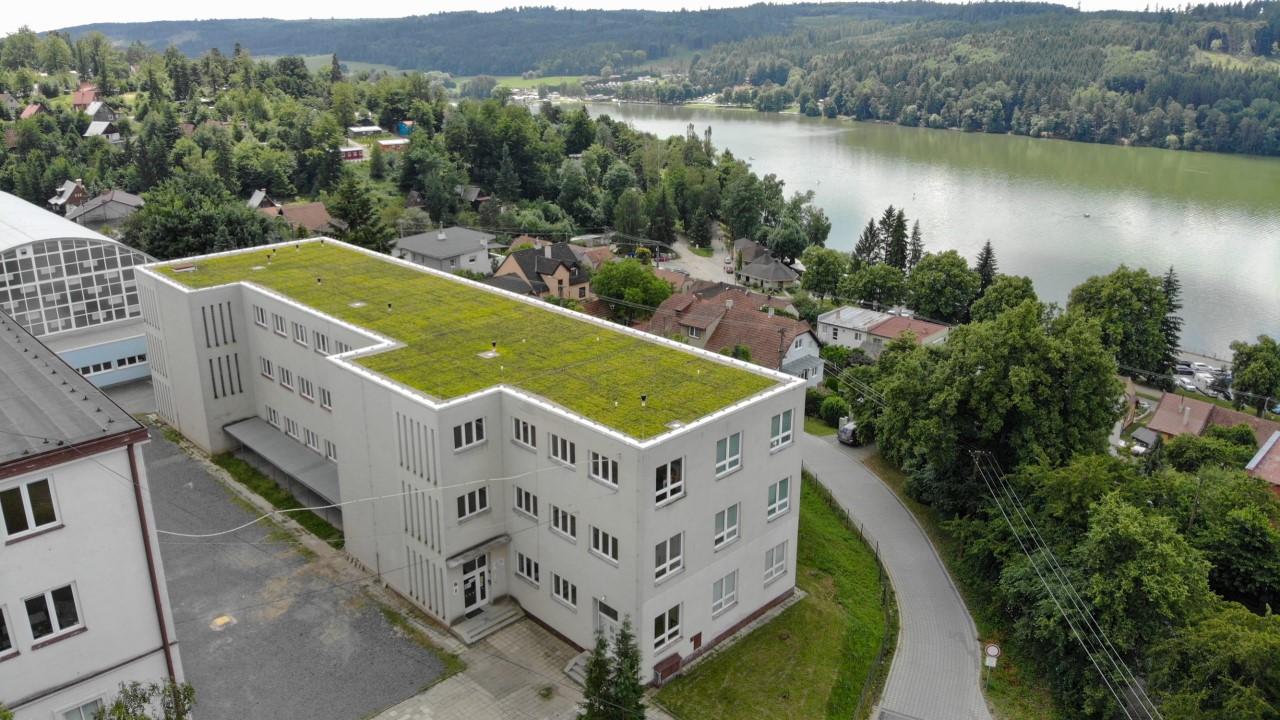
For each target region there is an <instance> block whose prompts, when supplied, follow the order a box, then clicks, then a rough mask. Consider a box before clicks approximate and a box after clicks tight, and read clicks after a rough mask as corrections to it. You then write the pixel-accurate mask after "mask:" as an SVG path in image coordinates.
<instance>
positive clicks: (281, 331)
mask: <svg viewBox="0 0 1280 720" xmlns="http://www.w3.org/2000/svg"><path fill="white" fill-rule="evenodd" d="M271 329H272V331H274V332H275V334H277V335H279V336H280V337H285V338H287V337H289V325H288V321H286V320H285V319H284V316H283V315H281V314H280V313H271Z"/></svg>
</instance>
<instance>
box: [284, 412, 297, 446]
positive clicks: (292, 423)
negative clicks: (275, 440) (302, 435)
mask: <svg viewBox="0 0 1280 720" xmlns="http://www.w3.org/2000/svg"><path fill="white" fill-rule="evenodd" d="M284 434H285V435H288V436H289V437H291V438H293V439H294V440H297V439H298V421H297V420H294V419H293V418H291V417H289V416H287V415H286V416H285V418H284Z"/></svg>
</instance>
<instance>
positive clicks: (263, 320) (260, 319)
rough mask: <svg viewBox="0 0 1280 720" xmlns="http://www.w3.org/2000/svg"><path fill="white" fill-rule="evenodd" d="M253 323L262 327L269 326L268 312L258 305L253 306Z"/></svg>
mask: <svg viewBox="0 0 1280 720" xmlns="http://www.w3.org/2000/svg"><path fill="white" fill-rule="evenodd" d="M253 321H254V322H255V323H257V324H259V325H261V326H262V327H266V326H267V311H266V310H265V309H264V308H262V307H259V306H257V305H254V306H253Z"/></svg>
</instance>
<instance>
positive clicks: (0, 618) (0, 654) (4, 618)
mask: <svg viewBox="0 0 1280 720" xmlns="http://www.w3.org/2000/svg"><path fill="white" fill-rule="evenodd" d="M0 629H2V630H3V633H0V637H5V636H7V637H8V639H9V647H7V648H6V647H0V660H5V659H6V658H10V657H13V656H14V655H17V654H18V645H17V643H15V642H14V636H15V635H16V633H15V632H14V630H13V623H12V622H10V621H9V607H8V606H7V605H3V604H0Z"/></svg>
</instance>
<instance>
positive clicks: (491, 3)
mask: <svg viewBox="0 0 1280 720" xmlns="http://www.w3.org/2000/svg"><path fill="white" fill-rule="evenodd" d="M756 1H757V0H710V1H708V0H701V1H700V2H684V1H683V0H571V1H570V2H564V1H563V0H550V1H548V0H533V1H532V2H530V3H529V4H531V5H536V4H541V3H543V2H545V3H546V4H554V5H555V6H556V7H574V8H604V9H608V10H617V9H622V8H638V7H643V8H644V9H646V10H679V9H680V8H688V9H689V10H697V9H703V8H709V7H738V6H742V5H750V4H752V3H753V2H756ZM773 1H774V2H778V1H779V0H773ZM784 1H785V0H784ZM519 4H521V3H519V2H512V0H436V1H435V2H429V3H424V4H423V5H421V6H419V7H417V8H412V9H410V8H411V6H410V5H406V4H401V3H394V2H388V3H377V4H374V3H370V4H368V5H363V4H359V3H351V2H349V1H346V2H336V1H335V0H271V2H263V0H214V2H206V3H180V2H161V1H160V0H134V1H132V2H129V1H126V2H115V3H107V2H102V1H101V0H64V1H63V2H48V1H47V0H46V1H45V2H39V1H36V2H32V1H31V0H6V1H5V3H4V5H5V6H6V7H5V9H4V11H3V12H0V34H6V35H7V34H9V33H11V32H13V31H15V30H17V29H18V28H20V27H22V26H23V25H26V26H28V27H30V28H31V29H32V30H35V31H36V32H44V31H46V30H53V29H56V28H60V27H69V26H72V25H85V24H88V23H97V22H142V21H147V20H211V19H215V18H253V17H264V13H265V16H268V17H273V18H285V19H291V20H292V19H297V18H330V17H334V18H350V17H401V16H404V15H405V14H407V13H409V12H414V11H416V12H418V13H423V12H447V11H451V10H479V11H482V12H486V11H493V10H501V9H503V8H505V7H514V6H516V5H519ZM1061 4H1068V5H1069V4H1075V3H1074V0H1071V1H1070V2H1063V3H1061ZM1156 4H1157V3H1153V2H1149V0H1081V9H1083V10H1113V9H1124V10H1141V9H1143V8H1144V7H1146V6H1147V5H1152V6H1153V7H1154V6H1155V5H1156ZM1161 4H1165V5H1176V3H1170V2H1168V0H1165V2H1164V3H1161Z"/></svg>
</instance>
